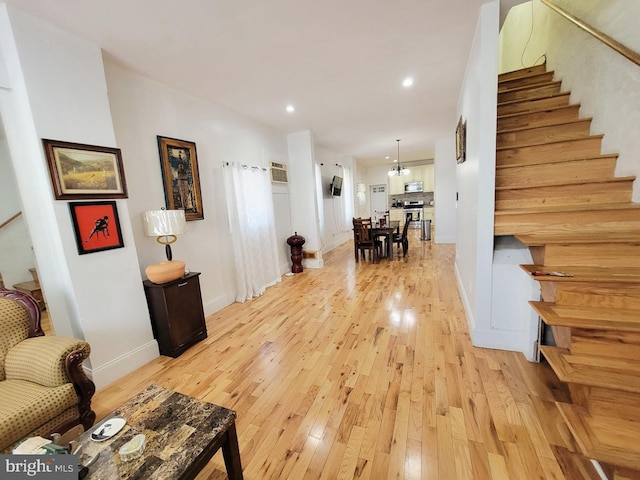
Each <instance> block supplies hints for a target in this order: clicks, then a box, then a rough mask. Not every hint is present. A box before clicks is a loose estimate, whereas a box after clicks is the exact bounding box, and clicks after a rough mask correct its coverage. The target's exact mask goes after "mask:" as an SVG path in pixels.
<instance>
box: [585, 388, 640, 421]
mask: <svg viewBox="0 0 640 480" xmlns="http://www.w3.org/2000/svg"><path fill="white" fill-rule="evenodd" d="M587 406H588V408H589V412H590V413H592V414H593V415H602V416H606V417H613V418H620V419H622V420H627V419H628V420H635V421H636V422H640V402H638V397H637V395H634V394H633V393H631V392H621V391H620V390H611V389H608V388H601V387H591V389H590V391H589V394H588V397H587Z"/></svg>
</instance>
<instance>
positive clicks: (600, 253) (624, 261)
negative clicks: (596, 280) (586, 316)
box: [544, 243, 640, 315]
mask: <svg viewBox="0 0 640 480" xmlns="http://www.w3.org/2000/svg"><path fill="white" fill-rule="evenodd" d="M544 265H575V266H584V267H620V268H624V267H638V268H640V244H625V243H597V244H574V245H547V246H545V248H544ZM638 313H639V315H640V312H638Z"/></svg>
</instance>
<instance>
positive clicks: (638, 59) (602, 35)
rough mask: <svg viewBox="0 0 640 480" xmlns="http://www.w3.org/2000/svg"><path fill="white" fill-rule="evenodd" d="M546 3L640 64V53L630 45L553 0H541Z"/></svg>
mask: <svg viewBox="0 0 640 480" xmlns="http://www.w3.org/2000/svg"><path fill="white" fill-rule="evenodd" d="M540 1H541V2H542V3H543V4H544V5H546V6H547V7H549V8H550V9H551V10H553V11H554V12H556V13H558V14H559V15H561V16H563V17H564V18H566V19H567V20H569V21H570V22H571V23H573V24H574V25H576V26H578V27H580V28H581V29H583V30H584V31H585V32H588V33H590V34H591V35H593V36H594V37H596V38H597V39H598V40H600V41H601V42H602V43H604V44H605V45H607V46H609V47H611V48H613V49H614V50H615V51H616V52H618V53H619V54H620V55H623V56H625V57H626V58H628V59H629V60H631V61H632V62H633V63H635V64H636V65H640V54H638V53H636V52H634V51H633V50H631V49H630V48H629V47H626V46H624V45H623V44H621V43H620V42H618V41H617V40H614V39H613V38H611V37H610V36H609V35H607V34H606V33H602V32H601V31H600V30H598V29H597V28H594V27H592V26H591V25H589V24H588V23H584V22H583V21H582V20H580V19H579V18H577V17H574V16H573V15H571V14H570V13H569V12H567V11H566V10H564V9H563V8H562V7H559V6H558V5H556V4H555V3H553V2H552V1H551V0H540Z"/></svg>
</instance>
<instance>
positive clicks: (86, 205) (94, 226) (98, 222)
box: [69, 201, 124, 255]
mask: <svg viewBox="0 0 640 480" xmlns="http://www.w3.org/2000/svg"><path fill="white" fill-rule="evenodd" d="M69 210H70V213H71V220H72V222H73V233H74V234H75V237H76V246H77V248H78V254H80V255H85V254H87V253H94V252H101V251H103V250H112V249H114V248H122V247H124V242H123V240H122V231H121V229H120V218H119V217H118V208H117V207H116V202H114V201H106V202H69Z"/></svg>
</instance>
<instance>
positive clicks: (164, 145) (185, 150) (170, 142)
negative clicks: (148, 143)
mask: <svg viewBox="0 0 640 480" xmlns="http://www.w3.org/2000/svg"><path fill="white" fill-rule="evenodd" d="M158 150H159V151H160V165H161V168H162V182H163V184H164V196H165V202H166V206H167V209H168V210H184V214H185V218H186V220H187V221H190V220H202V219H203V218H204V212H203V210H202V194H201V192H200V175H199V173H198V155H197V152H196V144H195V143H194V142H189V141H187V140H178V139H177V138H169V137H161V136H160V135H158Z"/></svg>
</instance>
